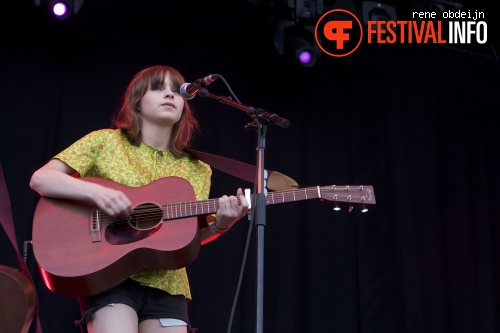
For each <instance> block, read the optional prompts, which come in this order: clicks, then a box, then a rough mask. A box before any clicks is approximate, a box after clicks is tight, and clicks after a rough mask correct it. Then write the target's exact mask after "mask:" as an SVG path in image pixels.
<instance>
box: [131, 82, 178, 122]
mask: <svg viewBox="0 0 500 333" xmlns="http://www.w3.org/2000/svg"><path fill="white" fill-rule="evenodd" d="M184 102H185V101H184V98H182V97H181V96H180V95H179V91H178V90H177V89H176V88H174V87H172V83H171V80H170V74H168V73H167V75H166V76H165V81H164V85H163V86H160V87H158V88H155V89H151V87H150V88H149V89H148V91H147V92H146V94H144V96H143V97H142V99H141V103H140V113H139V114H140V115H141V118H142V121H143V122H150V123H152V124H153V123H154V124H157V125H161V126H173V125H174V124H176V123H177V122H178V121H179V119H181V116H182V110H183V109H184Z"/></svg>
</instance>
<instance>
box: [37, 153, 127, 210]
mask: <svg viewBox="0 0 500 333" xmlns="http://www.w3.org/2000/svg"><path fill="white" fill-rule="evenodd" d="M75 173H76V170H75V169H73V168H72V167H70V166H69V165H67V164H66V163H64V162H62V161H60V160H58V159H52V160H50V161H49V162H48V163H47V164H45V165H44V166H43V167H41V168H40V169H38V170H37V171H35V173H33V176H32V177H31V181H30V186H31V188H32V189H33V190H35V191H37V192H38V193H39V194H40V195H41V196H44V197H50V198H58V199H72V200H80V201H84V202H91V203H93V204H95V205H96V206H97V207H98V208H99V209H100V210H102V211H104V212H105V213H106V214H108V215H111V216H118V215H121V216H128V215H130V214H131V213H132V203H131V201H130V200H129V198H128V197H127V196H126V195H125V194H124V193H123V192H121V191H119V190H115V189H113V188H109V187H105V186H102V185H100V184H96V183H91V182H86V181H84V180H81V179H79V178H77V177H73V176H71V175H72V174H75Z"/></svg>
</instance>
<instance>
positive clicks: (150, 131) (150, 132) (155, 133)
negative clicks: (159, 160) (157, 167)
mask: <svg viewBox="0 0 500 333" xmlns="http://www.w3.org/2000/svg"><path fill="white" fill-rule="evenodd" d="M171 137H172V127H161V126H158V127H157V126H150V125H149V126H148V125H144V124H143V126H142V129H141V139H142V141H144V142H145V143H147V144H148V145H150V146H151V147H154V148H156V149H159V150H168V149H170V140H171Z"/></svg>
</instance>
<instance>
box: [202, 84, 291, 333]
mask: <svg viewBox="0 0 500 333" xmlns="http://www.w3.org/2000/svg"><path fill="white" fill-rule="evenodd" d="M198 95H199V96H200V97H210V98H213V99H215V100H218V101H219V102H221V103H222V104H227V105H230V106H232V107H235V108H237V109H240V110H243V111H245V112H246V113H247V114H248V115H249V116H250V117H252V118H253V119H254V121H253V122H252V123H248V124H247V125H246V126H245V127H246V128H254V129H255V128H256V129H257V134H258V135H257V168H256V184H257V189H256V191H257V193H256V200H255V203H253V202H252V207H253V208H252V210H253V211H254V212H255V220H254V223H255V227H256V229H257V248H256V250H257V265H256V268H257V272H256V274H257V276H256V288H257V289H256V309H255V311H256V313H255V316H256V323H255V325H256V326H255V332H256V333H262V332H263V326H264V325H263V323H264V315H263V314H264V311H263V304H264V229H265V228H264V227H265V226H266V194H265V177H264V171H265V168H264V150H265V148H266V139H265V137H266V132H267V129H268V127H269V125H270V124H275V125H278V126H280V127H284V128H287V127H288V126H289V125H290V122H289V121H288V120H287V119H284V118H281V117H279V116H278V115H276V114H272V113H268V112H265V111H264V110H262V109H260V108H254V107H251V106H246V105H243V104H241V103H238V102H235V101H233V100H232V99H230V98H227V97H222V96H217V95H213V94H211V93H210V92H208V90H207V89H206V88H202V89H200V90H199V91H198Z"/></svg>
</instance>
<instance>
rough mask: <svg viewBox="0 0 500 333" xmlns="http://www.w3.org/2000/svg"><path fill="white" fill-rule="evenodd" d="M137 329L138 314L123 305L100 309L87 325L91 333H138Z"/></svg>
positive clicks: (111, 305)
mask: <svg viewBox="0 0 500 333" xmlns="http://www.w3.org/2000/svg"><path fill="white" fill-rule="evenodd" d="M137 327H138V319H137V313H136V312H135V310H134V309H132V308H131V307H130V306H128V305H125V304H121V303H115V304H110V305H106V306H104V307H102V308H100V309H99V310H97V311H96V312H95V313H94V315H93V316H92V318H91V319H90V320H89V322H88V323H87V331H88V332H89V333H115V332H120V333H138V328H137Z"/></svg>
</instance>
